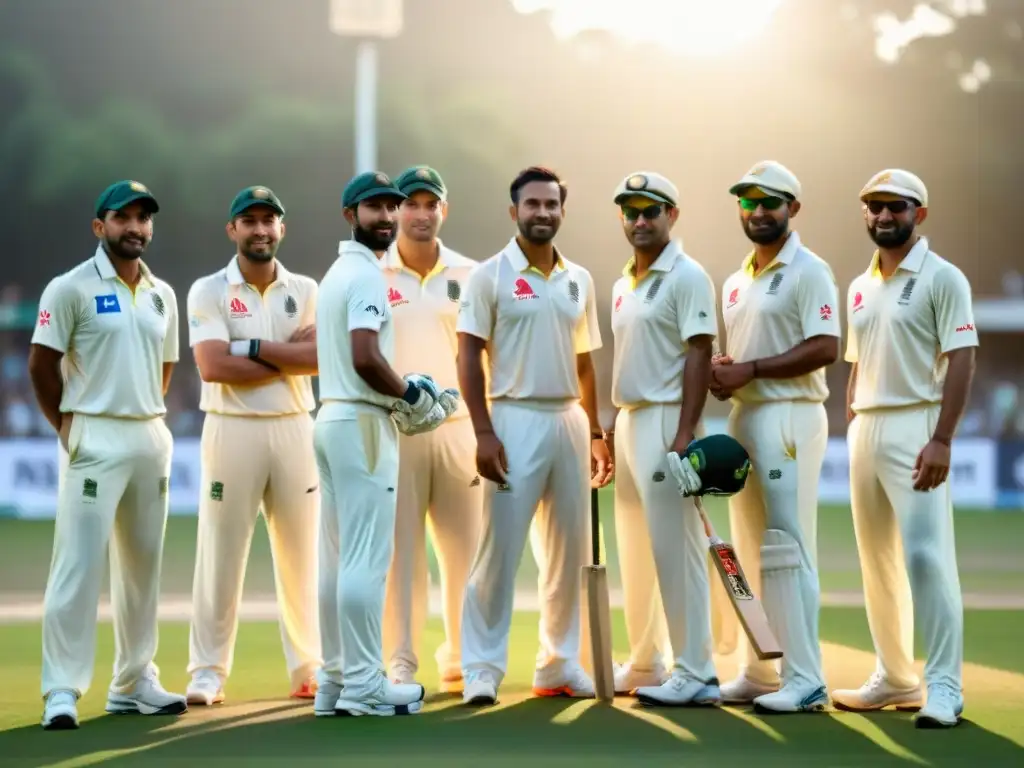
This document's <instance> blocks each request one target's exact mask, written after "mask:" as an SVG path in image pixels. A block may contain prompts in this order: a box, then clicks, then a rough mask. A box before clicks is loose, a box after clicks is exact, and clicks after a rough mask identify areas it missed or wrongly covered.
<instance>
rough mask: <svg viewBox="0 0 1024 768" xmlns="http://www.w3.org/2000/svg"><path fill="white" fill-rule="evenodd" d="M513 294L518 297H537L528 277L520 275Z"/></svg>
mask: <svg viewBox="0 0 1024 768" xmlns="http://www.w3.org/2000/svg"><path fill="white" fill-rule="evenodd" d="M513 295H514V296H515V297H516V298H517V299H536V298H537V294H536V293H534V292H533V288H532V287H531V286H530V284H529V283H528V282H526V278H524V277H520V278H519V279H518V280H516V288H515V290H514V291H513Z"/></svg>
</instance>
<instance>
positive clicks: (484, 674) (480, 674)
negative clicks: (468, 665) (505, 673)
mask: <svg viewBox="0 0 1024 768" xmlns="http://www.w3.org/2000/svg"><path fill="white" fill-rule="evenodd" d="M477 682H480V683H488V684H489V685H494V675H492V674H491V673H490V672H488V671H487V670H486V669H475V670H473V671H472V672H470V673H469V674H468V675H466V684H467V685H472V684H473V683H477Z"/></svg>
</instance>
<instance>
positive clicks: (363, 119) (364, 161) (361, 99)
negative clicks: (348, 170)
mask: <svg viewBox="0 0 1024 768" xmlns="http://www.w3.org/2000/svg"><path fill="white" fill-rule="evenodd" d="M377 68H378V67H377V44H376V43H375V42H373V41H372V40H362V41H360V42H359V45H358V46H357V48H356V77H355V80H356V83H355V85H356V87H355V165H356V168H355V170H356V173H357V174H359V173H365V172H367V171H375V170H377Z"/></svg>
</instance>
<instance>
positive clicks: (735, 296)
mask: <svg viewBox="0 0 1024 768" xmlns="http://www.w3.org/2000/svg"><path fill="white" fill-rule="evenodd" d="M739 298H740V289H739V288H733V289H732V293H730V294H729V306H730V307H734V306H736V302H737V301H739Z"/></svg>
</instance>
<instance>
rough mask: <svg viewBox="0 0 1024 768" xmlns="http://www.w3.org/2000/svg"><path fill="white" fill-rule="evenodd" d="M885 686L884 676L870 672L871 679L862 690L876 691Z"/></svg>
mask: <svg viewBox="0 0 1024 768" xmlns="http://www.w3.org/2000/svg"><path fill="white" fill-rule="evenodd" d="M884 685H885V675H883V674H882V673H881V672H877V671H876V672H872V673H871V677H869V678H868V681H867V682H866V683H864V685H863V688H864V690H866V691H877V690H878V689H879V688H882V687H883V686H884Z"/></svg>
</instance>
